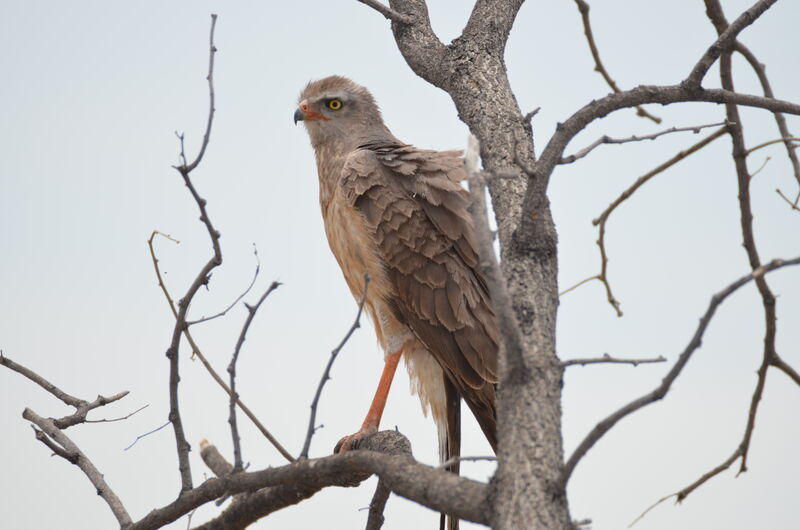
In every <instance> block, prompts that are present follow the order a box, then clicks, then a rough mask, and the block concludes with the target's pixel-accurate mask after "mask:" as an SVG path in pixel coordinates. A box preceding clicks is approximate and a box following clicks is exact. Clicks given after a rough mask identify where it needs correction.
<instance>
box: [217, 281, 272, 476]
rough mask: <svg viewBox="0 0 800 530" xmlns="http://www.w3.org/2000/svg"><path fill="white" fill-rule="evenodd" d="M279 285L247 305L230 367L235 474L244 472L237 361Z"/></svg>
mask: <svg viewBox="0 0 800 530" xmlns="http://www.w3.org/2000/svg"><path fill="white" fill-rule="evenodd" d="M279 285H280V283H278V282H272V284H271V285H270V286H269V288H268V289H267V290H266V291H264V294H262V295H261V298H259V299H258V302H256V304H255V305H252V306H251V305H248V304H245V307H247V318H246V319H245V321H244V325H243V326H242V331H241V332H240V333H239V339H238V340H237V341H236V349H234V350H233V355H232V357H231V362H230V364H229V365H228V374H229V375H230V381H231V392H230V401H229V403H230V405H229V412H228V423H229V424H230V426H231V437H232V438H233V456H234V464H233V471H234V472H236V471H241V470H242V448H241V441H240V440H239V429H238V427H237V425H236V398H237V397H238V394H237V393H236V361H237V360H238V359H239V352H240V351H241V349H242V345H243V344H244V340H245V336H246V335H247V330H248V329H250V324H251V323H252V322H253V319H254V318H255V316H256V312H257V311H258V308H259V307H261V304H262V303H263V302H264V300H266V299H267V297H268V296H269V295H270V293H272V291H274V290H275V289H277V288H278V286H279Z"/></svg>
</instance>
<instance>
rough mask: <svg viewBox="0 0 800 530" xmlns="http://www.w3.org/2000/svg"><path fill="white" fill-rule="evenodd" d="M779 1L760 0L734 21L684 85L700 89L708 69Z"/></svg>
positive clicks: (707, 51) (700, 61)
mask: <svg viewBox="0 0 800 530" xmlns="http://www.w3.org/2000/svg"><path fill="white" fill-rule="evenodd" d="M777 1H778V0H759V1H758V2H756V3H755V4H753V6H752V7H750V9H748V10H747V11H745V12H744V13H742V14H741V15H739V17H738V18H737V19H736V20H734V21H733V24H731V25H729V26H728V27H727V28H726V29H725V30H724V31H723V32H721V33H720V34H719V38H718V39H717V40H716V41H715V42H714V44H712V45H711V46H710V47H709V48H708V50H706V52H705V53H704V54H703V56H702V57H701V58H700V60H699V61H698V62H697V64H696V65H695V66H694V68H692V71H691V72H690V73H689V75H688V76H687V77H686V80H685V81H684V82H683V84H684V85H685V86H686V87H687V88H690V89H692V90H697V89H699V88H700V83H701V82H702V81H703V77H705V75H706V72H708V69H709V68H711V65H712V64H714V63H715V62H716V60H717V59H719V57H720V55H721V54H722V53H723V52H725V51H727V50H729V49H730V48H731V47H733V45H734V41H735V40H736V37H737V36H738V35H739V33H741V32H742V30H744V29H745V28H746V27H748V26H749V25H751V24H752V23H753V22H755V21H756V19H757V18H758V17H760V16H761V15H762V14H763V13H764V12H765V11H766V10H767V9H769V8H770V7H772V4H774V3H775V2H777Z"/></svg>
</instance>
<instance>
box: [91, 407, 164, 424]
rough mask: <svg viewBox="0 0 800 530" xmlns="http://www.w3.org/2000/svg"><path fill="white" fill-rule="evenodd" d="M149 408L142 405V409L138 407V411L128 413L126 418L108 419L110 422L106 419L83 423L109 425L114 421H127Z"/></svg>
mask: <svg viewBox="0 0 800 530" xmlns="http://www.w3.org/2000/svg"><path fill="white" fill-rule="evenodd" d="M149 406H150V405H144V406H142V407H139V408H138V409H136V410H134V411H133V412H131V413H130V414H128V415H127V416H121V417H119V418H112V419H110V420H108V419H102V420H86V421H85V422H84V423H111V422H114V421H122V420H127V419H128V418H130V417H131V416H133V415H134V414H136V413H137V412H141V411H143V410H144V409H146V408H147V407H149Z"/></svg>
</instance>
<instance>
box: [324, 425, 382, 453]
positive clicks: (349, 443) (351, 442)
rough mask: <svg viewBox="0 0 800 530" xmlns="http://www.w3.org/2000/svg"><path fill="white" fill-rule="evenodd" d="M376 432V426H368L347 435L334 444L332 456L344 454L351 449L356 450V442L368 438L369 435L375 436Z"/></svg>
mask: <svg viewBox="0 0 800 530" xmlns="http://www.w3.org/2000/svg"><path fill="white" fill-rule="evenodd" d="M376 432H378V426H377V425H374V426H369V427H361V430H360V431H358V432H356V433H353V434H348V435H347V436H345V437H344V438H342V439H341V440H339V441H338V442H337V443H336V447H334V448H333V453H334V454H339V453H344V452H346V451H351V450H353V449H357V448H358V447H357V446H358V442H359V440H361V439H362V438H365V437H366V436H369V435H370V434H375V433H376Z"/></svg>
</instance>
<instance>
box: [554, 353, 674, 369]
mask: <svg viewBox="0 0 800 530" xmlns="http://www.w3.org/2000/svg"><path fill="white" fill-rule="evenodd" d="M666 361H667V359H666V358H665V357H663V356H661V355H659V356H658V357H651V358H646V359H619V358H617V357H611V356H610V355H609V354H607V353H604V354H603V356H602V357H589V358H585V359H568V360H566V361H563V362H562V363H561V366H564V367H567V366H574V365H580V366H586V365H587V364H630V365H633V366H639V365H640V364H651V363H663V362H666Z"/></svg>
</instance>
